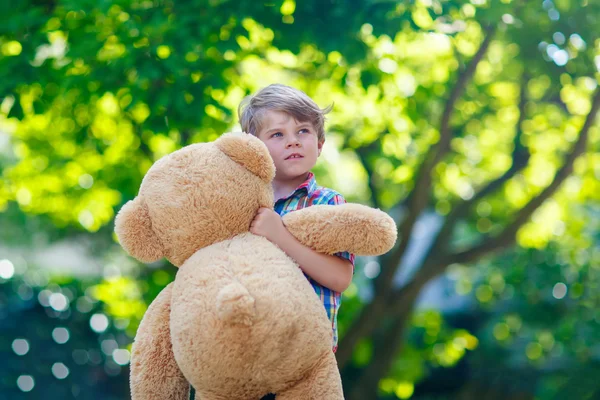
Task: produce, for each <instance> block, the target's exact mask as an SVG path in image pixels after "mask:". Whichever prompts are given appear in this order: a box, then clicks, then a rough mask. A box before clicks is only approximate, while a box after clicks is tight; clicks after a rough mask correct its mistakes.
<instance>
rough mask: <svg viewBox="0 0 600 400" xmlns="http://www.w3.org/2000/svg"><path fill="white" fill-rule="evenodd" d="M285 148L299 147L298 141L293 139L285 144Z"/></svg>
mask: <svg viewBox="0 0 600 400" xmlns="http://www.w3.org/2000/svg"><path fill="white" fill-rule="evenodd" d="M286 147H287V148H290V147H300V141H299V140H298V139H296V138H294V139H292V140H290V141H289V142H287V146H286Z"/></svg>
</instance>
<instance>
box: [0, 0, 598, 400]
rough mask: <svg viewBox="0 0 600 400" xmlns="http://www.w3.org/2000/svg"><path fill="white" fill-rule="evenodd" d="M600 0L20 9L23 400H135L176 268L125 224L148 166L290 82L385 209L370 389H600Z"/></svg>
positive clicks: (323, 180) (3, 207)
mask: <svg viewBox="0 0 600 400" xmlns="http://www.w3.org/2000/svg"><path fill="white" fill-rule="evenodd" d="M599 27H600V2H598V1H595V0H554V1H552V0H544V1H540V0H536V1H517V0H513V1H511V0H470V1H467V0H460V1H447V0H414V1H385V0H346V1H343V0H306V1H303V2H298V3H296V2H295V1H294V0H285V1H281V0H270V1H268V2H263V1H255V0H252V1H250V0H237V1H229V0H177V1H175V0H113V1H97V0H93V1H92V0H20V1H18V2H9V1H8V0H0V77H1V79H0V168H1V170H2V176H1V181H0V360H2V361H1V362H0V399H2V400H6V399H11V400H13V399H15V400H18V399H42V398H43V399H106V400H108V399H126V398H129V388H128V374H129V358H130V348H131V342H132V340H133V337H134V335H135V332H136V329H137V326H138V324H139V322H140V319H141V318H142V316H143V314H144V312H145V309H146V307H147V306H148V304H149V303H150V302H151V301H152V299H153V298H154V297H155V296H156V295H157V294H158V293H159V292H160V290H161V289H162V288H163V287H164V286H165V285H166V284H167V283H169V282H171V281H172V280H173V277H174V274H175V273H176V269H175V268H174V267H173V266H172V265H170V264H169V263H168V262H166V261H161V262H158V263H155V264H152V265H142V264H139V263H137V262H136V261H135V260H133V259H132V258H130V257H128V256H127V255H126V254H125V253H124V252H123V251H122V249H121V248H120V247H119V245H118V243H117V241H116V238H115V236H114V234H113V228H114V225H113V219H114V216H115V213H116V212H117V211H118V209H119V208H120V207H121V206H122V205H123V204H124V203H125V202H126V201H128V200H130V199H132V198H133V197H134V196H135V195H136V193H137V190H138V188H139V184H140V182H141V179H142V177H143V176H144V173H145V172H146V171H147V169H148V168H149V167H150V165H151V164H152V163H153V162H154V161H156V160H157V159H158V158H160V157H161V156H163V155H165V154H168V153H169V152H172V151H173V150H175V149H177V148H180V147H181V146H184V145H186V144H190V143H195V142H204V141H212V140H214V139H216V138H217V137H218V136H219V135H220V134H221V133H223V132H226V131H230V130H239V125H238V123H237V111H236V109H237V106H238V104H239V102H240V101H241V100H242V98H243V97H244V96H245V95H247V94H249V93H251V92H254V91H255V90H257V89H259V88H261V87H264V86H266V85H268V84H270V83H274V82H281V83H285V84H288V85H292V86H295V87H297V88H299V89H302V90H304V91H306V92H307V93H308V94H309V95H310V96H312V97H313V98H314V99H315V101H316V102H317V103H318V104H319V105H321V106H322V107H325V106H327V105H329V104H331V103H333V104H334V109H333V112H332V113H331V114H329V116H328V124H327V126H326V130H327V142H326V144H325V149H324V151H323V154H322V157H321V158H320V161H319V164H318V166H317V168H316V170H315V173H316V175H317V179H318V181H319V183H320V184H322V185H326V186H330V187H333V188H335V189H336V190H338V191H339V192H341V193H342V194H343V195H344V196H345V197H346V198H347V199H348V200H349V201H352V202H360V203H363V204H367V205H371V206H373V207H378V208H381V209H383V210H385V211H386V212H388V213H389V214H390V215H392V216H393V217H394V218H395V219H396V221H397V223H398V228H399V241H398V244H397V247H396V248H395V249H393V250H392V251H391V252H390V253H388V254H386V255H384V256H383V257H379V258H358V259H357V269H356V274H355V278H354V283H353V284H352V286H351V287H350V288H349V289H348V290H347V291H346V292H345V293H344V297H343V306H342V308H341V313H340V321H339V323H340V326H341V328H340V329H341V335H342V339H341V342H340V349H339V351H338V354H337V357H338V363H339V366H340V370H341V372H342V377H343V380H344V388H345V391H346V398H347V399H349V400H365V399H368V400H370V399H385V400H391V399H420V400H421V399H432V400H433V399H436V400H437V399H439V400H441V399H457V400H463V399H465V400H466V399H492V400H495V399H518V400H521V399H522V400H529V399H600V382H599V380H598V376H599V374H600V339H599V338H600V307H599V306H600V290H599V284H600V274H599V272H600V129H599V127H598V124H597V123H596V122H597V121H598V119H597V111H598V108H599V107H600V94H599V93H600V92H599V89H598V77H599V76H600V74H599V72H598V71H599V69H600V28H599Z"/></svg>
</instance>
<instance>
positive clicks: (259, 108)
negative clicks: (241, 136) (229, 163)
mask: <svg viewBox="0 0 600 400" xmlns="http://www.w3.org/2000/svg"><path fill="white" fill-rule="evenodd" d="M331 109H332V106H329V107H326V108H320V107H319V106H318V105H317V104H316V103H315V102H314V101H313V100H312V99H311V98H310V97H308V95H307V94H306V93H304V92H303V91H301V90H298V89H295V88H293V87H290V86H286V85H282V84H279V83H276V84H272V85H269V86H267V87H265V88H263V89H261V90H260V91H258V92H257V93H256V94H255V95H253V96H248V97H246V98H245V99H244V100H242V102H241V103H240V106H239V107H238V115H239V118H240V125H241V126H242V131H244V132H246V133H251V134H252V135H255V136H256V135H257V134H258V132H259V131H260V129H261V122H262V117H263V114H264V112H265V111H267V110H273V111H280V112H285V113H286V114H289V115H291V116H292V117H293V118H294V119H295V120H296V121H299V122H310V123H311V124H312V126H313V127H314V129H315V130H316V131H317V137H318V138H319V142H323V141H325V114H327V113H329V112H330V111H331Z"/></svg>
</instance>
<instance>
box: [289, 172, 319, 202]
mask: <svg viewBox="0 0 600 400" xmlns="http://www.w3.org/2000/svg"><path fill="white" fill-rule="evenodd" d="M316 188H317V180H316V179H315V174H313V173H312V172H309V173H308V177H307V178H306V180H305V181H304V182H303V183H302V184H300V186H298V187H297V188H296V190H294V193H296V192H297V191H299V190H306V194H307V195H309V196H310V195H311V194H312V193H313V192H314V191H315V189H316Z"/></svg>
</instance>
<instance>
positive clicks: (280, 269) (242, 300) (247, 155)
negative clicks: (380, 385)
mask: <svg viewBox="0 0 600 400" xmlns="http://www.w3.org/2000/svg"><path fill="white" fill-rule="evenodd" d="M274 173H275V168H274V165H273V161H272V160H271V158H270V157H269V153H268V151H267V149H266V147H265V146H264V144H263V143H262V142H261V141H259V140H258V139H256V138H255V137H253V136H251V135H248V134H243V133H235V134H234V133H230V134H225V135H223V136H222V137H220V138H219V139H217V140H216V141H215V142H212V143H201V144H193V145H189V146H186V147H184V148H182V149H180V150H178V151H175V152H173V153H171V154H169V155H168V156H165V157H163V158H162V159H160V160H159V161H157V162H156V163H155V164H154V165H153V166H152V167H151V168H150V170H149V171H148V173H147V174H146V176H145V177H144V179H143V181H142V184H141V187H140V190H139V194H138V196H137V197H136V198H135V199H134V200H132V201H130V202H128V203H127V204H125V206H123V208H122V209H121V211H120V212H119V214H118V215H117V218H116V222H115V231H116V233H117V236H118V238H119V241H120V243H121V245H122V246H123V248H124V249H125V250H126V251H127V252H128V253H129V254H131V255H132V256H134V257H136V258H137V259H139V260H141V261H144V262H152V261H156V260H158V259H160V258H162V257H166V258H167V259H169V260H170V261H171V262H172V263H173V264H174V265H176V266H178V267H179V271H178V273H177V276H176V278H175V281H174V282H172V283H171V284H169V285H168V286H167V287H166V288H165V289H164V290H163V291H162V292H161V293H160V294H159V295H158V297H157V298H156V299H155V300H154V302H153V303H152V304H151V305H150V307H149V308H148V310H147V312H146V314H145V315H144V318H143V320H142V322H141V324H140V327H139V329H138V332H137V334H136V338H135V341H134V344H133V348H132V358H131V378H130V380H131V395H132V398H133V399H134V400H138V399H139V400H142V399H143V400H153V399H156V400H159V399H160V400H166V399H172V400H186V399H187V398H188V395H189V384H191V385H193V387H194V388H195V390H196V398H197V399H198V400H257V399H259V398H260V397H262V396H263V395H265V394H267V393H276V394H277V399H278V400H300V399H302V400H307V399H313V400H324V399H326V400H339V399H343V394H342V385H341V380H340V376H339V371H338V368H337V364H336V361H335V356H334V354H333V352H332V350H331V343H332V331H331V322H330V321H329V319H328V318H327V314H326V312H325V309H324V307H323V305H322V304H321V302H320V301H319V299H318V298H317V296H316V295H315V292H314V290H313V288H312V287H311V286H310V284H309V283H308V281H307V279H306V278H305V276H304V275H303V273H302V271H301V270H300V269H299V268H298V266H297V264H296V263H295V262H294V261H293V260H292V259H290V258H289V257H288V256H287V255H286V254H285V253H284V252H283V251H281V250H280V249H279V248H278V247H277V246H275V245H274V244H272V243H271V242H269V241H268V240H267V239H265V238H263V237H261V236H256V235H253V234H251V233H250V232H249V227H250V223H251V222H252V220H253V218H254V216H255V214H256V211H257V210H258V208H260V207H270V208H272V207H273V192H272V188H271V180H272V179H273V176H274ZM283 221H284V224H285V225H286V227H287V229H288V230H289V231H290V232H291V233H292V234H293V235H294V236H295V237H296V238H297V239H298V240H299V241H301V242H302V243H305V244H306V245H308V246H311V247H312V248H314V249H316V250H318V251H320V252H324V253H330V254H332V253H335V252H338V251H350V252H353V253H356V254H359V255H360V254H364V255H367V254H368V255H375V254H382V253H385V252H387V251H389V250H390V249H391V248H392V247H393V245H394V243H395V240H396V226H395V224H394V221H393V220H392V219H391V218H390V217H389V216H388V215H387V214H385V213H383V212H381V211H379V210H375V209H371V208H368V207H366V206H362V205H358V204H345V205H339V206H314V207H309V208H307V209H303V210H299V211H296V212H293V213H290V214H288V215H287V216H285V217H284V219H283ZM188 382H189V384H188Z"/></svg>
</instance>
